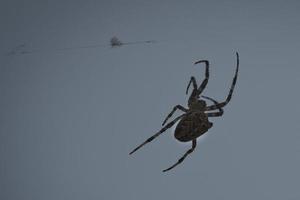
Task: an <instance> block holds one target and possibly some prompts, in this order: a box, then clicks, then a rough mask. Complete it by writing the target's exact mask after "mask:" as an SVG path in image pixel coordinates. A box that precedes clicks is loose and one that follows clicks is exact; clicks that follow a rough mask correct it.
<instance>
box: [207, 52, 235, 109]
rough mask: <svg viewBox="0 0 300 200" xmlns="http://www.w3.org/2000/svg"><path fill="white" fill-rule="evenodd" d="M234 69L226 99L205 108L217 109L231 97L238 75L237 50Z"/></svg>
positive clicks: (224, 104)
mask: <svg viewBox="0 0 300 200" xmlns="http://www.w3.org/2000/svg"><path fill="white" fill-rule="evenodd" d="M236 60H237V61H236V70H235V75H234V77H233V80H232V83H231V86H230V90H229V94H228V96H227V98H226V100H225V101H224V102H222V103H218V104H216V105H212V106H208V107H206V110H216V109H219V108H222V107H224V106H226V105H227V104H228V103H229V101H230V100H231V97H232V93H233V90H234V87H235V84H236V80H237V76H238V71H239V54H238V52H236Z"/></svg>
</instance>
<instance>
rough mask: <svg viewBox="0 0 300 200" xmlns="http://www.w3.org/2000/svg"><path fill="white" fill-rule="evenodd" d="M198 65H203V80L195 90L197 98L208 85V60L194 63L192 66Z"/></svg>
mask: <svg viewBox="0 0 300 200" xmlns="http://www.w3.org/2000/svg"><path fill="white" fill-rule="evenodd" d="M198 63H205V78H204V80H203V81H202V83H201V85H200V86H199V88H198V90H197V93H198V94H197V95H198V96H199V95H200V94H201V93H202V92H203V90H204V89H205V87H206V85H207V83H208V79H209V62H208V60H199V61H197V62H195V63H194V64H195V65H196V64H198Z"/></svg>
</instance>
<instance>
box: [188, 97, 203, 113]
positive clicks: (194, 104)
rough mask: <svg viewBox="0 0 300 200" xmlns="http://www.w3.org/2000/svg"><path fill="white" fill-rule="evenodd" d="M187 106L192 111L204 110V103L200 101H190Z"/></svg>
mask: <svg viewBox="0 0 300 200" xmlns="http://www.w3.org/2000/svg"><path fill="white" fill-rule="evenodd" d="M188 106H189V108H190V109H192V110H201V111H203V110H205V108H206V102H205V101H204V100H202V99H198V98H197V99H196V98H195V99H190V100H189V102H188Z"/></svg>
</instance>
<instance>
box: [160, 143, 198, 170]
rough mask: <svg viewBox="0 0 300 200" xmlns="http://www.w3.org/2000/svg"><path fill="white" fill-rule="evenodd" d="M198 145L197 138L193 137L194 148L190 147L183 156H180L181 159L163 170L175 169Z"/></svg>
mask: <svg viewBox="0 0 300 200" xmlns="http://www.w3.org/2000/svg"><path fill="white" fill-rule="evenodd" d="M196 145H197V140H196V139H193V144H192V148H191V149H189V150H188V151H187V152H186V153H185V154H184V155H183V156H182V157H181V158H179V160H178V161H177V162H176V163H175V164H174V165H172V166H171V167H169V168H167V169H165V170H163V172H166V171H169V170H171V169H173V168H174V167H176V166H177V165H179V164H180V163H182V161H184V159H185V158H186V157H187V156H188V155H189V154H191V153H192V152H193V151H194V150H195V148H196Z"/></svg>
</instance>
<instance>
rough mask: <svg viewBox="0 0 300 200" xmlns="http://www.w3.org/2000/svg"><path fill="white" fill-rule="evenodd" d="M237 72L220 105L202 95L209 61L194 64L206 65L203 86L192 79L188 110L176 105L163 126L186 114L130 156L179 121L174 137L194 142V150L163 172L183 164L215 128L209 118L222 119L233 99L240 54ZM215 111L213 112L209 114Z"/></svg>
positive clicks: (182, 140) (237, 56) (206, 79)
mask: <svg viewBox="0 0 300 200" xmlns="http://www.w3.org/2000/svg"><path fill="white" fill-rule="evenodd" d="M236 59H237V61H236V70H235V75H234V77H233V80H232V83H231V87H230V90H229V94H228V96H227V98H226V100H225V101H223V102H221V103H219V102H217V101H216V100H214V99H213V98H210V97H207V96H203V95H201V94H202V92H203V90H204V89H205V87H206V85H207V83H208V79H209V61H208V60H199V61H197V62H195V63H194V64H199V63H204V64H205V79H204V80H203V81H202V83H201V85H200V86H199V87H198V85H197V82H196V79H195V77H193V76H192V77H191V79H190V81H189V83H188V86H187V88H186V94H188V91H189V87H190V85H191V84H193V91H192V93H191V95H190V97H189V99H188V109H187V108H184V107H183V106H181V105H176V106H175V107H174V108H173V110H172V111H171V112H170V114H169V115H168V116H167V117H166V119H165V120H164V121H163V123H162V126H164V125H165V124H166V123H167V121H168V119H169V118H170V117H172V115H173V114H174V112H175V111H176V110H177V109H178V110H181V111H183V112H184V114H182V115H180V116H178V117H176V118H175V119H174V120H173V121H171V122H169V123H168V124H167V125H165V126H164V127H163V128H162V129H161V130H160V131H158V132H157V133H156V134H154V135H153V136H151V137H150V138H148V139H147V140H146V141H145V142H143V143H142V144H140V145H139V146H138V147H136V148H135V149H134V150H133V151H131V152H130V153H129V154H130V155H131V154H133V153H134V152H135V151H137V150H138V149H140V148H141V147H142V146H144V145H145V144H147V143H149V142H151V141H152V140H153V139H155V138H156V137H158V136H159V135H161V134H162V133H163V132H165V131H166V130H167V129H169V128H171V127H172V126H173V125H174V124H175V123H176V122H177V121H179V120H180V121H179V123H178V124H177V126H176V129H175V133H174V137H175V138H176V139H177V140H179V141H180V142H189V141H192V148H191V149H189V150H188V151H187V152H186V153H185V154H184V155H183V156H182V157H181V158H180V159H179V160H178V161H177V162H176V163H175V164H173V165H172V166H171V167H169V168H167V169H165V170H163V172H166V171H169V170H171V169H173V168H174V167H176V166H177V165H179V164H180V163H182V161H183V160H184V159H185V158H186V157H187V156H188V155H189V154H191V153H192V152H193V151H194V149H195V148H196V145H197V138H198V137H200V136H201V135H203V134H204V133H206V132H207V131H208V129H210V128H211V127H212V126H213V123H211V122H210V121H209V120H208V118H209V117H220V116H222V115H223V112H224V111H223V109H222V108H223V107H224V106H226V105H227V104H228V102H229V101H230V99H231V97H232V93H233V90H234V87H235V84H236V80H237V75H238V70H239V54H238V53H237V52H236ZM200 95H201V97H202V98H203V99H207V100H210V101H212V102H213V105H210V106H207V105H206V101H205V100H203V99H201V98H200ZM209 111H213V112H209Z"/></svg>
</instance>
